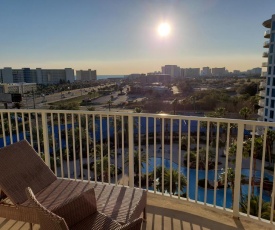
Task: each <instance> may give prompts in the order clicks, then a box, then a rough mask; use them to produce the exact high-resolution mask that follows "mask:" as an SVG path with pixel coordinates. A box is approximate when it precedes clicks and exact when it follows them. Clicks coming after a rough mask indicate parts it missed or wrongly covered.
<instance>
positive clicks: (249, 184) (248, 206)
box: [246, 126, 255, 216]
mask: <svg viewBox="0 0 275 230" xmlns="http://www.w3.org/2000/svg"><path fill="white" fill-rule="evenodd" d="M254 146H255V126H253V134H252V141H251V151H250V164H249V182H248V194H247V195H248V196H247V197H248V201H247V202H248V204H247V213H246V214H247V216H249V215H250V200H251V186H253V187H255V185H254V184H253V185H252V172H253V159H254V157H253V155H254ZM254 180H255V179H254Z"/></svg>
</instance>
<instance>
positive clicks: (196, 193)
mask: <svg viewBox="0 0 275 230" xmlns="http://www.w3.org/2000/svg"><path fill="white" fill-rule="evenodd" d="M196 148H197V154H196V190H195V191H196V192H195V202H196V203H197V202H198V189H199V188H198V183H199V158H200V121H198V122H197V147H196Z"/></svg>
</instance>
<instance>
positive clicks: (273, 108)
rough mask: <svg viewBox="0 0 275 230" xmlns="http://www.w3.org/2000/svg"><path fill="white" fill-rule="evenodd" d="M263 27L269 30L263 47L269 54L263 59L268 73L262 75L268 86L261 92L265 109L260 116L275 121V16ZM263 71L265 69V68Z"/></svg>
mask: <svg viewBox="0 0 275 230" xmlns="http://www.w3.org/2000/svg"><path fill="white" fill-rule="evenodd" d="M263 26H264V27H266V28H268V30H267V31H265V33H264V37H265V38H267V39H268V40H267V41H265V42H264V44H263V47H264V48H267V49H268V50H267V52H264V53H263V57H265V58H267V60H268V61H267V62H263V64H262V67H266V72H263V73H262V76H263V77H265V78H266V84H265V83H264V82H263V83H262V85H263V86H265V87H262V88H265V89H264V90H262V91H260V94H259V95H260V96H261V98H262V99H261V100H260V101H259V105H260V104H261V105H262V107H263V109H259V111H258V115H260V117H261V118H262V119H263V120H264V121H273V122H274V121H275V116H274V112H275V52H274V51H275V49H274V46H275V14H274V15H272V18H271V19H268V20H266V21H264V22H263ZM263 71H265V70H264V68H263Z"/></svg>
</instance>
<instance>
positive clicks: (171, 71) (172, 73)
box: [161, 65, 181, 77]
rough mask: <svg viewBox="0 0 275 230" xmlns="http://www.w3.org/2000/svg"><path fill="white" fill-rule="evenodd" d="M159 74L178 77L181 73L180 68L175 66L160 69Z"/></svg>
mask: <svg viewBox="0 0 275 230" xmlns="http://www.w3.org/2000/svg"><path fill="white" fill-rule="evenodd" d="M161 72H162V73H163V74H168V75H170V76H171V77H180V76H181V71H180V67H179V66H177V65H165V66H162V67H161Z"/></svg>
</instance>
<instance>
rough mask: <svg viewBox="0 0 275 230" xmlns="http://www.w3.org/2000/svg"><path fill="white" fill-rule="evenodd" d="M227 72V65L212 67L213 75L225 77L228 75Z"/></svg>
mask: <svg viewBox="0 0 275 230" xmlns="http://www.w3.org/2000/svg"><path fill="white" fill-rule="evenodd" d="M226 73H228V72H227V71H226V70H225V67H222V68H212V76H214V77H223V76H225V75H226Z"/></svg>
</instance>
